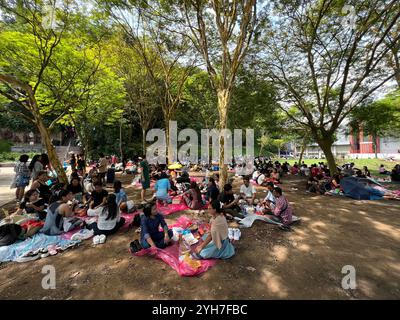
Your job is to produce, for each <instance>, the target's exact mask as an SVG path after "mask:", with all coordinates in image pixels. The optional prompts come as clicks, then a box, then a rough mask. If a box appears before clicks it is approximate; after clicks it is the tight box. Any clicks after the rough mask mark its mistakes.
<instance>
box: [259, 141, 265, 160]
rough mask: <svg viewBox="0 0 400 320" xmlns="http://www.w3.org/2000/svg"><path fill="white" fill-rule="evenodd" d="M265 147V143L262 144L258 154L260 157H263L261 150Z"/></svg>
mask: <svg viewBox="0 0 400 320" xmlns="http://www.w3.org/2000/svg"><path fill="white" fill-rule="evenodd" d="M263 148H264V145H263V144H261V146H260V151H258V156H259V157H261V151H262V150H263Z"/></svg>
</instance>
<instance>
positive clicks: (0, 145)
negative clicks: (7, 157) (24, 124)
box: [0, 140, 12, 153]
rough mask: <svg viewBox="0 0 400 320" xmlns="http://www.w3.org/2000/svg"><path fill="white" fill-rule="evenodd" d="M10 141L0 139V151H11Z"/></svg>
mask: <svg viewBox="0 0 400 320" xmlns="http://www.w3.org/2000/svg"><path fill="white" fill-rule="evenodd" d="M11 146H12V143H11V142H10V141H7V140H0V153H4V152H11Z"/></svg>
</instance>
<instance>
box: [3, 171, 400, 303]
mask: <svg viewBox="0 0 400 320" xmlns="http://www.w3.org/2000/svg"><path fill="white" fill-rule="evenodd" d="M119 178H121V180H122V181H124V182H125V185H127V184H128V183H129V179H130V177H129V176H123V177H120V176H119ZM235 187H236V188H237V187H238V183H237V182H236V183H235ZM282 187H283V189H284V191H285V193H286V196H287V198H288V199H289V200H290V202H291V203H292V205H293V207H294V209H295V212H296V215H298V216H300V217H301V218H302V223H301V224H300V225H297V226H295V227H294V230H293V231H292V232H284V231H281V230H279V229H277V227H276V226H273V225H269V224H266V223H264V222H260V221H256V222H255V224H254V225H253V227H252V228H249V229H242V238H241V240H240V241H239V242H238V243H237V244H236V249H237V250H236V255H235V256H234V257H233V258H232V259H230V260H228V261H219V262H218V263H217V264H216V266H215V267H213V268H211V269H210V270H209V271H207V272H206V273H205V274H203V275H201V276H200V277H193V278H187V277H181V276H179V275H178V274H177V273H176V272H175V271H174V270H173V269H171V268H170V267H169V266H168V265H166V264H165V263H164V262H162V261H161V260H156V259H154V258H151V257H133V256H132V255H131V254H130V253H129V252H128V246H129V243H130V242H131V241H132V240H133V239H135V238H138V235H137V234H136V233H135V232H134V230H133V229H130V230H129V231H121V232H119V233H118V234H116V235H114V236H110V237H108V239H107V242H106V243H105V244H104V245H101V246H97V247H93V246H92V243H91V241H85V242H84V243H83V244H82V245H80V246H79V247H78V248H76V249H72V250H67V251H66V252H64V253H62V254H58V255H57V256H54V257H49V258H45V259H40V260H37V261H34V262H29V263H23V264H18V263H7V264H3V265H1V266H0V269H1V271H0V298H1V299H168V300H170V299H399V298H400V202H398V201H386V200H384V201H355V200H352V199H348V198H345V197H327V196H316V195H311V194H307V193H305V192H304V191H303V190H304V181H303V180H301V178H297V177H289V178H286V179H285V180H284V184H283V185H282ZM292 187H296V188H298V189H299V190H298V191H295V190H292ZM127 191H128V194H129V195H130V197H131V198H132V199H137V197H138V194H139V192H140V191H139V190H136V189H134V188H133V187H127ZM263 195H264V193H263V192H262V190H260V192H259V196H260V197H261V196H263ZM184 213H185V212H180V213H175V214H173V215H170V216H168V219H167V222H168V221H169V222H172V221H173V220H175V219H177V218H178V217H179V216H180V215H181V214H184ZM186 214H190V213H186ZM45 265H54V267H55V268H56V278H57V287H56V289H55V290H44V289H42V286H41V281H42V278H43V276H44V275H43V274H42V273H41V271H42V267H43V266H45ZM345 265H352V266H354V268H355V270H356V284H357V288H356V289H355V290H344V289H342V286H341V282H342V278H343V277H344V276H345V275H344V274H342V273H341V271H342V268H343V266H345Z"/></svg>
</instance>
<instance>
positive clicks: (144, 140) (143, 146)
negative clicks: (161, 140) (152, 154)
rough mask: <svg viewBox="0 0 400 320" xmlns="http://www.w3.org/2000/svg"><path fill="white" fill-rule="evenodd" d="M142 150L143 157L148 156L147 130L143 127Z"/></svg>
mask: <svg viewBox="0 0 400 320" xmlns="http://www.w3.org/2000/svg"><path fill="white" fill-rule="evenodd" d="M142 150H143V155H144V156H145V155H146V129H145V128H144V127H143V126H142Z"/></svg>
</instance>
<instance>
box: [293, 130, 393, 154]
mask: <svg viewBox="0 0 400 320" xmlns="http://www.w3.org/2000/svg"><path fill="white" fill-rule="evenodd" d="M290 146H291V147H290V149H291V152H293V154H294V155H295V156H298V155H299V154H300V151H301V147H299V146H298V145H294V144H293V143H291V144H290ZM332 153H333V155H334V156H335V158H338V159H357V158H358V159H363V158H364V159H368V158H375V152H374V141H373V137H372V136H371V135H365V134H364V132H363V130H362V129H360V130H359V131H358V132H350V133H346V130H345V129H342V130H340V131H339V133H338V135H337V140H336V142H335V143H334V144H333V146H332ZM376 153H377V157H378V158H380V159H389V158H392V159H399V160H400V138H396V137H390V136H386V137H377V138H376ZM324 157H325V155H324V152H323V151H322V150H321V148H320V147H319V146H318V144H317V143H311V144H309V145H308V146H307V147H306V149H305V150H304V158H324Z"/></svg>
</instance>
